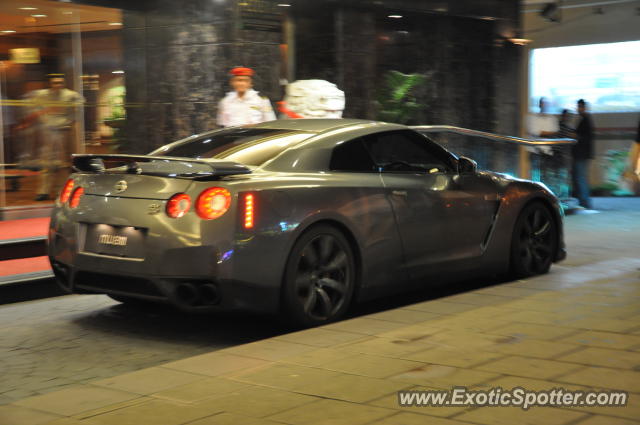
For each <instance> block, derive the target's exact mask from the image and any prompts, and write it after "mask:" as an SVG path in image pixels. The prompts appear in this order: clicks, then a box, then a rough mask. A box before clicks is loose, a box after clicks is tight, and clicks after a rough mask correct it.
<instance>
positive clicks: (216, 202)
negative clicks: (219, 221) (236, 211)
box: [196, 187, 231, 220]
mask: <svg viewBox="0 0 640 425" xmlns="http://www.w3.org/2000/svg"><path fill="white" fill-rule="evenodd" d="M230 205H231V194H230V193H229V191H228V190H227V189H224V188H222V187H210V188H209V189H206V190H204V191H203V192H202V193H201V194H200V196H198V200H197V201H196V212H197V213H198V215H199V216H200V217H201V218H204V219H205V220H213V219H214V218H218V217H220V216H221V215H222V214H224V213H226V212H227V210H228V209H229V206H230Z"/></svg>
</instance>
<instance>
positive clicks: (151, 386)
mask: <svg viewBox="0 0 640 425" xmlns="http://www.w3.org/2000/svg"><path fill="white" fill-rule="evenodd" d="M202 379H205V377H204V376H202V375H196V374H193V373H188V372H181V371H179V370H172V369H166V368H163V367H151V368H148V369H142V370H139V371H137V372H131V373H127V374H124V375H119V376H114V377H113V378H107V379H103V380H101V381H94V382H92V383H91V384H92V385H96V386H99V387H105V388H112V389H116V390H121V391H127V392H130V393H136V394H143V395H144V394H151V393H156V392H159V391H163V390H166V389H169V388H172V387H177V386H180V385H184V384H187V383H190V382H194V381H199V380H202Z"/></svg>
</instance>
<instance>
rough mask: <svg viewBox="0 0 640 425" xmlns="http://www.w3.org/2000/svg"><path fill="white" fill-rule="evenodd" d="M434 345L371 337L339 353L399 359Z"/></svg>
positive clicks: (342, 349) (342, 348)
mask: <svg viewBox="0 0 640 425" xmlns="http://www.w3.org/2000/svg"><path fill="white" fill-rule="evenodd" d="M433 346H434V345H433V344H431V343H430V342H426V340H417V341H408V340H404V339H391V338H378V337H371V338H367V339H365V340H363V341H357V342H354V343H351V344H345V345H344V346H342V347H341V348H340V350H341V351H348V352H352V353H365V354H373V355H377V356H386V357H393V358H401V357H402V356H404V355H406V354H409V353H414V352H416V351H422V350H425V349H427V348H432V347H433Z"/></svg>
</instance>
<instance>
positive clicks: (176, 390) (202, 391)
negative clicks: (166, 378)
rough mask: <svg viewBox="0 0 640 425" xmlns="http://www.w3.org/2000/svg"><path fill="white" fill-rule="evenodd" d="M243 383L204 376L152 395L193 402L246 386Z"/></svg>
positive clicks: (246, 385)
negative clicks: (198, 379)
mask: <svg viewBox="0 0 640 425" xmlns="http://www.w3.org/2000/svg"><path fill="white" fill-rule="evenodd" d="M248 386H249V384H244V383H240V382H236V381H232V380H230V379H225V378H217V377H216V378H205V379H202V380H200V381H196V382H192V383H190V384H186V385H180V386H177V387H173V388H170V389H167V390H164V391H160V392H157V393H154V394H152V397H155V398H160V399H169V400H174V401H178V402H183V403H193V402H197V401H200V400H204V399H206V398H212V397H220V396H223V395H226V394H228V393H229V392H231V391H237V390H240V389H243V388H247V387H248Z"/></svg>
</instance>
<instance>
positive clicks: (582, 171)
mask: <svg viewBox="0 0 640 425" xmlns="http://www.w3.org/2000/svg"><path fill="white" fill-rule="evenodd" d="M578 114H580V122H579V123H578V126H577V127H576V138H577V140H578V143H576V144H575V145H573V146H572V149H571V154H572V156H573V167H572V178H573V192H574V196H575V197H576V198H578V201H579V202H580V206H581V207H583V208H585V209H587V210H591V198H590V197H589V161H590V160H592V159H593V156H594V155H593V139H594V129H593V120H592V119H591V114H589V113H588V112H587V102H585V101H584V99H580V100H578Z"/></svg>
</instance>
